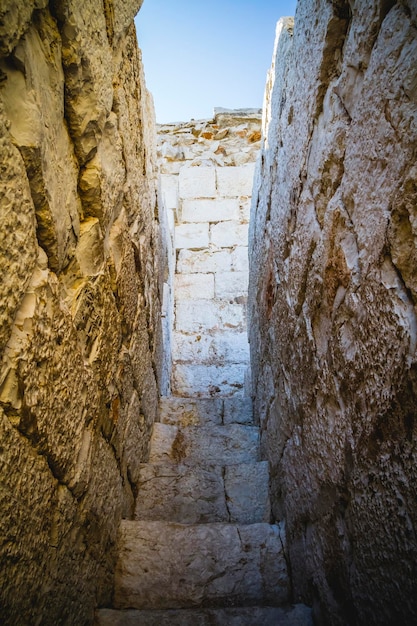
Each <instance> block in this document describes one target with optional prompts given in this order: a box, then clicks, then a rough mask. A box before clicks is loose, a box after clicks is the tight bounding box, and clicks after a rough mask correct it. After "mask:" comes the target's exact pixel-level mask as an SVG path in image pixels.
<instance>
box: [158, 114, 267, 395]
mask: <svg viewBox="0 0 417 626" xmlns="http://www.w3.org/2000/svg"><path fill="white" fill-rule="evenodd" d="M260 113H261V112H260V111H259V110H257V109H256V110H252V109H241V110H240V109H239V110H231V111H228V110H225V109H215V116H214V119H213V120H199V121H195V120H192V121H191V122H189V123H183V124H169V125H164V126H160V127H159V129H158V131H159V132H158V157H159V162H160V168H161V177H160V198H161V204H162V206H163V207H164V211H166V214H167V231H168V233H169V234H168V236H167V239H169V240H170V242H171V243H170V245H171V252H170V255H169V266H168V268H167V272H166V282H165V298H164V322H165V323H164V336H165V353H166V354H167V355H168V354H171V355H172V368H171V367H170V366H169V363H168V361H165V363H166V366H167V369H166V372H165V381H166V386H165V390H164V393H166V394H168V393H169V391H170V389H171V390H172V393H174V394H175V395H183V396H190V395H200V396H215V395H218V394H221V395H236V394H242V393H244V384H245V375H246V373H247V369H248V365H249V347H248V340H247V328H246V303H247V288H248V244H247V240H248V222H249V208H250V199H251V192H252V182H253V172H254V163H255V159H256V156H257V153H258V150H259V145H260V138H261V132H260V128H261V114H260Z"/></svg>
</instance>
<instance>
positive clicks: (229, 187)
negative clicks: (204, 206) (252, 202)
mask: <svg viewBox="0 0 417 626" xmlns="http://www.w3.org/2000/svg"><path fill="white" fill-rule="evenodd" d="M254 171H255V164H254V163H247V164H246V165H241V166H236V167H216V176H217V191H218V193H219V194H220V195H221V196H232V197H236V196H237V197H239V196H250V195H251V194H252V186H253V174H254Z"/></svg>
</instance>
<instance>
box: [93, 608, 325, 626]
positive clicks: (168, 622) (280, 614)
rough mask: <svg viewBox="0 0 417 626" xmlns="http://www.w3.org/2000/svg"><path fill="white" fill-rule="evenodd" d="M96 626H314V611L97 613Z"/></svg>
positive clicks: (223, 609)
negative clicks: (312, 612)
mask: <svg viewBox="0 0 417 626" xmlns="http://www.w3.org/2000/svg"><path fill="white" fill-rule="evenodd" d="M94 624H95V626H313V619H312V615H311V609H310V608H308V607H306V606H304V605H303V604H296V605H295V606H292V607H288V608H278V607H271V606H262V607H259V606H251V607H233V608H222V609H171V610H166V611H158V610H155V611H147V610H145V611H138V610H135V609H130V610H127V611H114V610H111V609H100V610H98V611H97V612H96V617H95V622H94Z"/></svg>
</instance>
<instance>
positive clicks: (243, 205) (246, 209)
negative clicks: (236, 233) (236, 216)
mask: <svg viewBox="0 0 417 626" xmlns="http://www.w3.org/2000/svg"><path fill="white" fill-rule="evenodd" d="M251 202H252V198H243V199H241V201H240V203H239V209H240V221H241V222H244V223H245V224H247V223H249V219H250V207H251Z"/></svg>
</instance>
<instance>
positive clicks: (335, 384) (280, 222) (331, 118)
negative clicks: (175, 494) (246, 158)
mask: <svg viewBox="0 0 417 626" xmlns="http://www.w3.org/2000/svg"><path fill="white" fill-rule="evenodd" d="M416 68H417V5H416V3H415V2H414V1H411V0H403V1H402V2H398V3H396V2H393V1H392V2H391V1H388V2H387V1H381V0H380V1H372V2H371V1H368V0H356V1H355V2H347V1H344V0H338V1H335V2H329V1H326V0H303V1H302V2H299V3H298V6H297V12H296V16H295V26H294V30H293V26H292V20H291V19H284V20H283V21H280V22H279V24H278V29H277V43H276V49H275V52H274V59H273V65H272V68H271V72H270V75H269V78H268V84H267V92H266V100H265V110H264V144H263V149H262V153H261V157H260V159H259V162H258V167H257V174H256V175H255V180H256V182H255V189H254V193H253V203H252V215H251V231H250V246H251V280H250V292H249V299H250V317H251V332H250V343H251V353H252V371H253V388H254V393H255V411H256V414H257V415H258V418H259V419H260V421H261V427H262V444H263V449H264V453H265V455H266V456H267V458H268V459H269V460H270V462H271V467H272V487H271V489H272V499H273V510H274V515H275V517H276V518H282V517H284V518H285V519H286V523H287V539H288V546H289V558H290V566H291V571H292V577H293V590H294V596H295V599H300V598H302V599H303V600H304V601H305V602H307V603H309V602H314V606H315V613H316V617H317V619H318V623H319V624H340V625H342V624H363V625H365V624H366V625H367V626H369V625H370V624H375V625H378V626H381V625H382V624H384V625H392V624H400V623H401V624H411V623H416V622H417V570H416V564H417V542H416V523H417V451H416V438H417V430H416V429H417V421H416V406H417V374H416V356H417V355H416V337H417V333H416V331H417V318H416V303H417V283H416V275H417V274H416V261H417V248H416V244H417V213H416V207H417V163H416V146H417V74H416Z"/></svg>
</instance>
